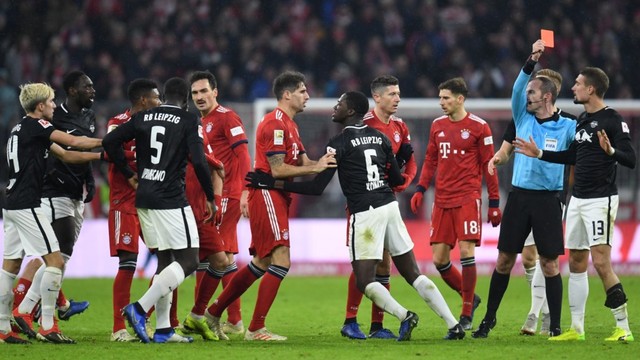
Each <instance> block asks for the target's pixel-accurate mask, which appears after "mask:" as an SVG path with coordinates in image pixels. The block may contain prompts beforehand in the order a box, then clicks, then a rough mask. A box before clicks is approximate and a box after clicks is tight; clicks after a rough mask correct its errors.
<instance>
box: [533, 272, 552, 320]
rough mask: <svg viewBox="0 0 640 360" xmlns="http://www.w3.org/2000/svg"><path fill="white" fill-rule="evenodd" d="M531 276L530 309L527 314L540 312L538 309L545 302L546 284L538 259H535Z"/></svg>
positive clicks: (536, 314)
mask: <svg viewBox="0 0 640 360" xmlns="http://www.w3.org/2000/svg"><path fill="white" fill-rule="evenodd" d="M534 270H535V271H534V273H533V277H532V279H531V309H530V310H529V314H535V316H538V314H540V309H541V308H542V307H543V306H544V304H546V302H547V285H546V283H545V280H544V274H543V273H542V267H540V261H539V260H538V261H536V267H535V268H534ZM546 313H547V314H548V313H549V306H547V312H546Z"/></svg>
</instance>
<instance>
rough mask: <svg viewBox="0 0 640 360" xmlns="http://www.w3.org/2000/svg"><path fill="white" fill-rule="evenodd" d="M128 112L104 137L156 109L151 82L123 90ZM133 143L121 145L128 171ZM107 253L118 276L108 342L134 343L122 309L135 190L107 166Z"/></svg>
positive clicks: (134, 228)
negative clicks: (128, 103) (108, 252)
mask: <svg viewBox="0 0 640 360" xmlns="http://www.w3.org/2000/svg"><path fill="white" fill-rule="evenodd" d="M127 95H128V97H129V101H130V102H131V108H130V109H128V110H126V111H125V112H123V113H121V114H119V115H116V116H114V117H112V118H111V119H110V120H109V122H108V123H107V133H110V132H111V131H113V130H114V129H115V128H117V127H118V126H120V125H122V124H124V123H126V122H127V121H129V120H130V119H131V116H132V115H134V114H136V113H137V112H140V111H145V110H148V109H151V108H154V107H157V106H160V104H161V102H160V92H159V91H158V85H157V84H156V82H155V81H153V80H149V79H136V80H133V81H132V82H131V83H130V84H129V87H128V89H127ZM135 146H136V144H135V141H130V142H127V143H125V144H124V150H125V152H126V153H127V154H128V158H129V167H131V169H133V170H135V169H136V161H135ZM109 188H110V191H109V250H110V255H111V256H117V257H118V272H117V274H116V277H115V279H114V280H113V332H112V333H111V341H119V342H129V341H138V338H137V337H135V336H133V335H131V334H129V332H127V327H126V325H125V320H124V317H123V316H122V309H123V308H124V307H125V306H126V305H127V304H129V301H130V297H131V282H132V280H133V276H134V274H135V271H136V263H137V260H138V243H139V240H138V239H139V238H140V235H141V234H142V232H141V229H140V220H139V219H138V213H137V212H136V207H135V199H136V190H135V189H134V188H133V187H131V185H129V182H128V181H127V178H125V177H124V175H123V174H122V173H121V172H120V171H118V169H116V167H115V165H114V164H113V163H110V164H109Z"/></svg>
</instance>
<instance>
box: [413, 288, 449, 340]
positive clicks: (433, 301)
mask: <svg viewBox="0 0 640 360" xmlns="http://www.w3.org/2000/svg"><path fill="white" fill-rule="evenodd" d="M412 285H413V287H414V288H415V289H416V290H418V294H420V297H421V298H422V299H423V300H424V301H425V302H426V303H427V305H429V307H430V308H431V310H433V312H435V313H436V314H438V316H440V317H441V318H442V319H443V320H444V321H445V322H446V323H447V329H451V328H452V327H454V326H456V324H458V320H456V318H455V317H454V316H453V314H452V313H451V309H449V305H447V302H446V301H445V300H444V297H442V294H441V293H440V290H438V287H437V286H436V284H434V283H433V281H431V279H429V278H428V277H426V276H425V275H420V276H418V278H417V279H416V280H415V281H414V282H413V284H412Z"/></svg>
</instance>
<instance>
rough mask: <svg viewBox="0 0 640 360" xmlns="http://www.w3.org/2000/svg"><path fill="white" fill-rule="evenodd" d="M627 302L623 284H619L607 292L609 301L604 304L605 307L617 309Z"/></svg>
mask: <svg viewBox="0 0 640 360" xmlns="http://www.w3.org/2000/svg"><path fill="white" fill-rule="evenodd" d="M626 302H627V295H626V294H625V293H624V290H623V289H622V284H621V283H617V284H615V285H613V286H612V287H610V288H609V289H608V290H607V299H606V300H605V302H604V306H606V307H608V308H610V309H615V308H618V307H620V306H622V305H624V304H625V303H626Z"/></svg>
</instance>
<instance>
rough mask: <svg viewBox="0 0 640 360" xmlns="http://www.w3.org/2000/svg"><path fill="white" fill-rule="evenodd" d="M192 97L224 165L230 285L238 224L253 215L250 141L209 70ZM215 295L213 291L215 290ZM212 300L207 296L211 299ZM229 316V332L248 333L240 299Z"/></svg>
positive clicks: (197, 79) (222, 206) (221, 212)
mask: <svg viewBox="0 0 640 360" xmlns="http://www.w3.org/2000/svg"><path fill="white" fill-rule="evenodd" d="M190 83H191V98H192V100H193V102H194V104H195V105H196V108H198V111H200V115H201V116H202V120H201V121H202V126H203V128H204V134H205V137H206V138H207V139H208V140H209V144H211V148H212V149H213V154H214V156H215V157H216V158H217V159H218V160H220V161H222V163H223V164H224V173H225V177H224V187H223V192H222V197H218V198H217V199H219V202H217V203H216V204H217V205H219V209H218V212H217V213H216V217H217V218H218V219H219V221H216V226H217V227H218V231H219V233H220V236H221V237H222V240H223V241H224V245H225V249H224V251H225V253H226V256H227V258H228V263H229V265H228V266H227V269H225V271H224V275H223V277H222V286H223V287H226V286H227V285H228V284H229V281H230V280H231V278H232V277H233V275H235V273H236V272H237V271H238V265H237V264H236V262H235V259H234V255H235V254H237V253H238V232H237V226H238V221H239V220H240V216H241V214H243V215H244V216H245V217H247V216H249V210H248V201H247V198H248V195H249V191H248V190H246V189H244V183H243V180H244V176H245V175H246V174H247V172H248V171H249V169H250V167H251V158H250V157H249V146H248V143H249V141H248V140H247V134H246V132H245V129H244V125H243V124H242V119H240V117H239V116H238V114H236V112H235V111H233V110H231V109H229V108H227V107H224V106H222V105H220V104H219V103H218V100H217V97H218V83H217V81H216V78H215V76H214V75H213V74H212V73H210V72H209V71H196V72H194V73H193V74H192V75H191V78H190ZM212 274H213V272H211V271H210V270H209V269H207V271H206V272H205V275H204V284H207V283H211V282H214V281H215V279H213V277H212V276H211V275H212ZM212 295H213V293H212ZM208 300H210V299H207V301H208ZM227 314H228V318H227V321H226V322H225V323H224V324H223V325H222V330H223V332H224V333H227V334H240V333H243V332H244V324H243V323H242V317H241V314H240V298H238V299H237V300H236V301H234V302H233V303H231V305H229V307H228V308H227Z"/></svg>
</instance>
